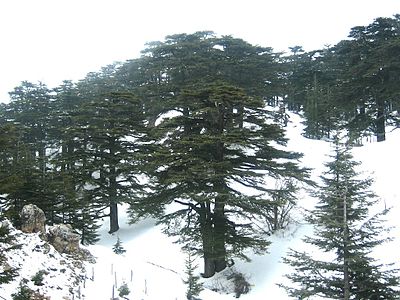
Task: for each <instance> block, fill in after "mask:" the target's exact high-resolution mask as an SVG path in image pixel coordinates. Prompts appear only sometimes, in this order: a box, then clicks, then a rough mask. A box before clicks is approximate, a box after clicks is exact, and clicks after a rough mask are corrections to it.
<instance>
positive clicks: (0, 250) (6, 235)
mask: <svg viewBox="0 0 400 300" xmlns="http://www.w3.org/2000/svg"><path fill="white" fill-rule="evenodd" d="M13 240H14V237H13V236H12V235H11V234H10V229H9V227H8V226H7V225H6V222H5V219H4V218H3V217H2V216H1V213H0V243H1V244H2V245H0V267H2V269H3V271H1V272H0V285H1V284H3V283H9V282H11V281H13V279H14V278H15V277H16V276H18V269H16V268H9V267H6V266H7V265H6V263H7V260H6V257H5V256H4V253H5V252H6V251H7V250H9V249H11V248H13V247H18V246H16V245H14V246H12V245H11V244H10V243H11V242H13Z"/></svg>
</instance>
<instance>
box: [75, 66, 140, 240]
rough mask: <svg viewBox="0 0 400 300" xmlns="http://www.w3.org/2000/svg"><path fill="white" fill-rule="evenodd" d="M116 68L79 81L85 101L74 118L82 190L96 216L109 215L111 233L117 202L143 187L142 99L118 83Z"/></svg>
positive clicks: (129, 196) (90, 75) (127, 198)
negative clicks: (141, 177)
mask: <svg viewBox="0 0 400 300" xmlns="http://www.w3.org/2000/svg"><path fill="white" fill-rule="evenodd" d="M115 68H116V66H110V67H109V68H105V69H104V70H103V72H102V73H99V74H94V73H93V74H89V75H88V77H87V78H86V79H85V80H84V81H82V82H80V84H79V89H80V92H81V94H82V96H83V97H84V98H85V101H84V103H83V105H82V106H81V107H80V111H79V114H78V115H77V116H76V118H75V120H76V126H77V127H75V130H77V135H76V138H75V140H76V142H77V143H79V146H80V149H77V150H76V151H77V155H76V158H77V159H78V161H79V165H80V170H81V171H82V173H81V174H84V176H83V177H82V178H81V180H82V182H84V183H85V184H86V187H87V188H86V189H85V195H87V197H88V198H89V199H90V200H89V202H90V204H89V207H91V208H93V209H94V210H95V211H97V215H98V217H104V216H105V215H107V216H108V217H109V220H110V230H109V232H110V233H113V232H115V231H117V230H118V229H119V224H118V204H120V203H124V202H128V201H130V199H134V198H136V197H137V194H138V193H140V192H141V190H142V187H141V185H140V183H139V181H138V177H137V176H138V175H139V173H140V171H139V163H138V161H139V156H141V149H142V148H143V147H142V144H141V142H140V139H141V138H143V136H144V134H145V130H144V116H143V115H142V106H141V103H140V101H139V99H138V98H137V97H136V96H135V94H133V93H132V92H131V91H127V90H126V89H125V88H124V87H122V86H121V85H120V84H119V83H118V82H117V80H116V78H115V73H116V70H115ZM106 210H109V213H108V214H107V213H104V211H106Z"/></svg>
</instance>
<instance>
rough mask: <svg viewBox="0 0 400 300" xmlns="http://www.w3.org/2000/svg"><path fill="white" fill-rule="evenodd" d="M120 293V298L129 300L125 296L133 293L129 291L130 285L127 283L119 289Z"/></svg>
mask: <svg viewBox="0 0 400 300" xmlns="http://www.w3.org/2000/svg"><path fill="white" fill-rule="evenodd" d="M118 292H119V296H120V297H122V298H124V299H127V298H125V296H128V295H129V294H130V293H131V291H130V290H129V288H128V285H127V284H126V283H123V284H122V285H121V286H120V287H119V288H118Z"/></svg>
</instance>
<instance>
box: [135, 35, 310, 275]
mask: <svg viewBox="0 0 400 300" xmlns="http://www.w3.org/2000/svg"><path fill="white" fill-rule="evenodd" d="M145 60H146V61H147V63H148V64H150V65H151V66H152V68H153V69H152V72H151V74H153V75H152V76H150V74H148V75H149V76H148V80H147V82H145V83H144V84H143V85H142V86H141V89H146V91H147V93H148V94H152V95H155V96H158V101H159V102H158V107H159V108H160V109H159V114H160V115H161V116H162V118H158V122H155V125H156V126H154V127H153V131H152V136H153V138H154V141H155V142H154V143H153V144H152V147H153V151H152V153H151V155H150V157H149V163H148V164H147V167H148V171H149V174H150V176H151V177H152V178H151V179H152V180H151V181H150V182H151V183H152V193H151V194H150V195H149V196H148V197H147V198H146V199H143V200H141V201H138V202H136V203H132V207H131V212H132V214H131V215H132V217H133V219H134V220H135V219H136V218H137V217H138V214H139V216H140V215H141V214H143V215H146V214H155V213H158V214H159V215H160V216H161V221H160V222H162V223H164V224H166V227H165V228H166V229H165V231H166V232H167V233H168V234H171V235H176V236H178V237H179V240H180V242H182V243H183V244H184V245H185V246H190V247H197V250H198V251H199V252H200V253H201V254H202V255H203V258H204V273H203V276H204V277H211V276H213V275H214V274H215V272H219V271H221V270H223V269H224V268H225V267H226V266H227V260H228V258H229V257H232V256H239V257H242V258H246V256H245V255H244V250H245V249H246V248H253V249H254V250H265V247H266V246H267V245H268V242H267V241H266V239H265V237H263V236H262V235H261V234H260V229H259V228H258V227H257V226H256V225H255V223H254V221H255V220H256V219H259V220H261V219H262V220H265V216H266V212H267V211H270V209H271V207H272V206H273V205H274V204H272V202H273V201H272V200H271V198H272V197H271V198H270V197H269V196H268V195H269V194H272V192H273V191H274V188H273V187H268V186H266V183H265V177H272V178H284V177H288V178H295V179H299V180H303V179H304V177H303V176H304V175H305V172H306V171H305V170H303V169H300V168H299V167H298V166H297V164H296V160H297V159H298V158H300V157H301V155H300V154H298V153H293V152H288V151H285V150H283V148H284V146H285V143H286V139H285V137H284V132H283V130H282V129H281V128H280V127H279V126H278V125H276V124H274V123H273V121H272V120H273V116H272V114H271V113H270V112H268V111H267V110H266V109H265V101H264V99H270V98H273V97H274V96H275V95H277V94H278V93H279V89H278V86H279V84H278V83H277V82H276V81H278V79H277V78H278V77H279V76H278V69H279V68H278V67H277V66H276V65H275V64H274V55H273V54H272V53H271V51H270V49H269V48H261V47H255V46H251V45H249V44H247V43H246V42H244V41H242V40H237V39H233V38H231V37H223V38H220V39H218V38H215V37H214V36H213V35H212V34H210V33H204V32H199V33H195V34H193V35H175V36H171V37H167V40H166V42H164V43H161V42H160V43H153V44H151V45H150V48H149V49H147V50H146V52H145ZM163 112H165V113H166V112H169V114H164V115H162V113H163ZM243 189H248V190H251V191H252V192H253V193H252V194H251V195H248V194H244V193H243V192H241V190H243ZM171 203H175V204H180V205H181V206H180V207H179V206H174V207H175V209H174V210H172V211H170V212H169V213H163V210H164V208H165V207H166V206H167V205H169V204H171Z"/></svg>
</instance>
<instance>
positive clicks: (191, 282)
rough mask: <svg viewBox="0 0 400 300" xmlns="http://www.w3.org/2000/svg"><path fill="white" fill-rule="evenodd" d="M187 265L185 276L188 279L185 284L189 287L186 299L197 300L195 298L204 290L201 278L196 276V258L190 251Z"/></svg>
mask: <svg viewBox="0 0 400 300" xmlns="http://www.w3.org/2000/svg"><path fill="white" fill-rule="evenodd" d="M185 263H186V270H185V274H186V276H187V279H186V280H184V283H185V284H186V285H187V290H186V298H187V299H188V300H195V297H196V296H198V295H199V294H200V292H201V291H202V290H203V285H202V284H201V283H200V276H197V275H195V274H194V272H195V270H196V268H197V265H195V264H194V263H195V258H194V257H193V255H192V254H191V253H190V251H188V254H187V259H186V261H185Z"/></svg>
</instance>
